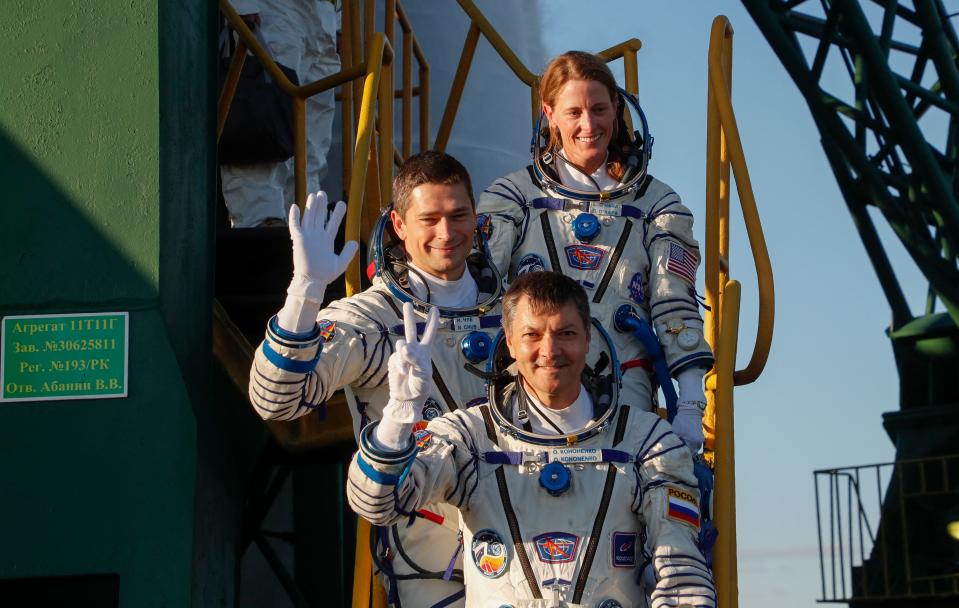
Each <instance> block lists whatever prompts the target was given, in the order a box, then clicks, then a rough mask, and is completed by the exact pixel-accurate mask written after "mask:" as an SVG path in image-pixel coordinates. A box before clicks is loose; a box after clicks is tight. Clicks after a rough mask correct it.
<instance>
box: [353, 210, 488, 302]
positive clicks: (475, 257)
mask: <svg viewBox="0 0 959 608" xmlns="http://www.w3.org/2000/svg"><path fill="white" fill-rule="evenodd" d="M392 210H393V207H392V205H391V206H389V207H388V208H387V209H386V210H385V211H384V212H383V213H382V214H381V215H380V218H379V219H378V220H377V221H376V226H375V228H374V229H373V239H372V242H371V243H370V256H369V257H368V258H367V259H369V258H370V257H371V258H372V259H373V262H374V267H375V269H376V270H375V273H376V276H379V277H380V278H382V279H383V281H384V282H385V283H386V286H387V287H388V288H389V290H390V292H392V294H393V295H394V296H396V298H397V299H398V300H400V301H401V302H410V303H411V304H413V307H414V308H415V309H416V310H417V312H420V313H422V314H426V313H427V312H429V309H430V308H433V307H434V306H435V307H436V308H438V309H439V311H440V316H441V317H444V318H459V317H466V316H481V315H484V314H486V313H487V312H489V311H490V310H492V309H493V308H494V307H495V306H496V304H498V303H499V298H500V296H501V295H502V291H503V277H502V275H501V274H500V272H499V270H497V268H496V265H495V264H493V258H492V256H491V255H490V250H489V246H488V245H487V243H486V237H485V236H484V235H483V234H482V232H480V231H479V230H476V231H474V233H473V251H472V252H471V253H470V254H469V257H467V258H466V272H469V273H470V274H471V275H472V276H473V280H475V281H476V286H477V288H478V290H479V293H480V295H481V297H482V296H485V297H482V299H481V300H480V301H479V302H477V303H476V305H475V306H468V307H464V308H456V307H452V306H437V305H436V304H433V303H432V302H429V301H428V300H423V299H421V298H418V297H417V296H416V295H415V294H414V293H413V290H412V289H410V287H409V281H408V279H407V276H408V275H409V273H410V272H417V271H416V269H414V268H412V267H411V266H410V263H409V262H408V261H407V258H406V249H405V248H404V247H403V241H402V240H400V239H399V237H397V236H396V233H395V232H393V224H392V222H391V221H390V211H392ZM420 278H421V279H423V280H424V283H425V282H426V279H425V278H424V277H422V276H421V277H420Z"/></svg>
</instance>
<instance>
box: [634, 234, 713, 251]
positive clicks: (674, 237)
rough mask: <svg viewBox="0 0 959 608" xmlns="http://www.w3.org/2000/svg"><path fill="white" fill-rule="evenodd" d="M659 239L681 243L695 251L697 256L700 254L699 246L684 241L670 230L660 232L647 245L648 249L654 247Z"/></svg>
mask: <svg viewBox="0 0 959 608" xmlns="http://www.w3.org/2000/svg"><path fill="white" fill-rule="evenodd" d="M659 239H672V240H674V241H676V242H677V243H680V244H682V245H685V246H686V247H688V248H690V249H693V250H695V251H696V252H697V254H698V252H699V245H696V244H695V243H690V242H689V241H686V240H685V239H683V238H682V237H681V236H679V235H677V234H675V233H673V232H670V231H668V230H663V231H662V232H659V233H657V234H656V235H654V236H653V238H651V239H649V243H647V244H646V248H647V249H649V248H650V247H652V246H653V243H655V242H656V241H658V240H659ZM643 240H645V236H644V237H643ZM697 257H698V256H697Z"/></svg>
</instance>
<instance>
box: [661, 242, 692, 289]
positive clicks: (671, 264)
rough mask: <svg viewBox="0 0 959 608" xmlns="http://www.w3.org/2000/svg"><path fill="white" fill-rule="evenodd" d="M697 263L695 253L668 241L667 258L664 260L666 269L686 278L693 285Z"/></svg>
mask: <svg viewBox="0 0 959 608" xmlns="http://www.w3.org/2000/svg"><path fill="white" fill-rule="evenodd" d="M698 264H699V258H698V257H697V256H696V255H695V254H693V253H690V252H689V251H687V249H686V248H685V247H683V246H682V245H680V244H678V243H672V242H671V243H669V260H668V261H667V262H666V270H668V271H669V272H671V273H673V274H675V275H678V276H680V277H682V278H684V279H686V281H687V282H689V284H690V285H695V284H696V266H697V265H698Z"/></svg>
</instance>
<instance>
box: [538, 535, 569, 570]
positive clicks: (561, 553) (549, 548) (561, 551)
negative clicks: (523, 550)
mask: <svg viewBox="0 0 959 608" xmlns="http://www.w3.org/2000/svg"><path fill="white" fill-rule="evenodd" d="M533 544H534V545H535V546H536V556H537V557H539V561H541V562H543V563H546V564H565V563H569V562H571V561H573V560H574V559H576V551H577V550H578V549H579V537H578V536H576V535H575V534H570V533H568V532H547V533H546V534H540V535H539V536H537V537H535V538H533Z"/></svg>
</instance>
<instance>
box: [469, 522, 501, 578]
mask: <svg viewBox="0 0 959 608" xmlns="http://www.w3.org/2000/svg"><path fill="white" fill-rule="evenodd" d="M470 553H471V554H472V556H473V564H474V565H475V566H476V568H477V569H478V570H479V571H480V574H482V575H483V576H485V577H487V578H496V577H498V576H499V575H501V574H503V572H505V571H506V564H507V555H506V544H505V543H504V542H503V539H502V538H501V537H500V535H499V533H498V532H496V531H495V530H490V529H488V528H487V529H483V530H480V531H479V532H477V533H476V534H474V535H473V542H472V543H471V544H470Z"/></svg>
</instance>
